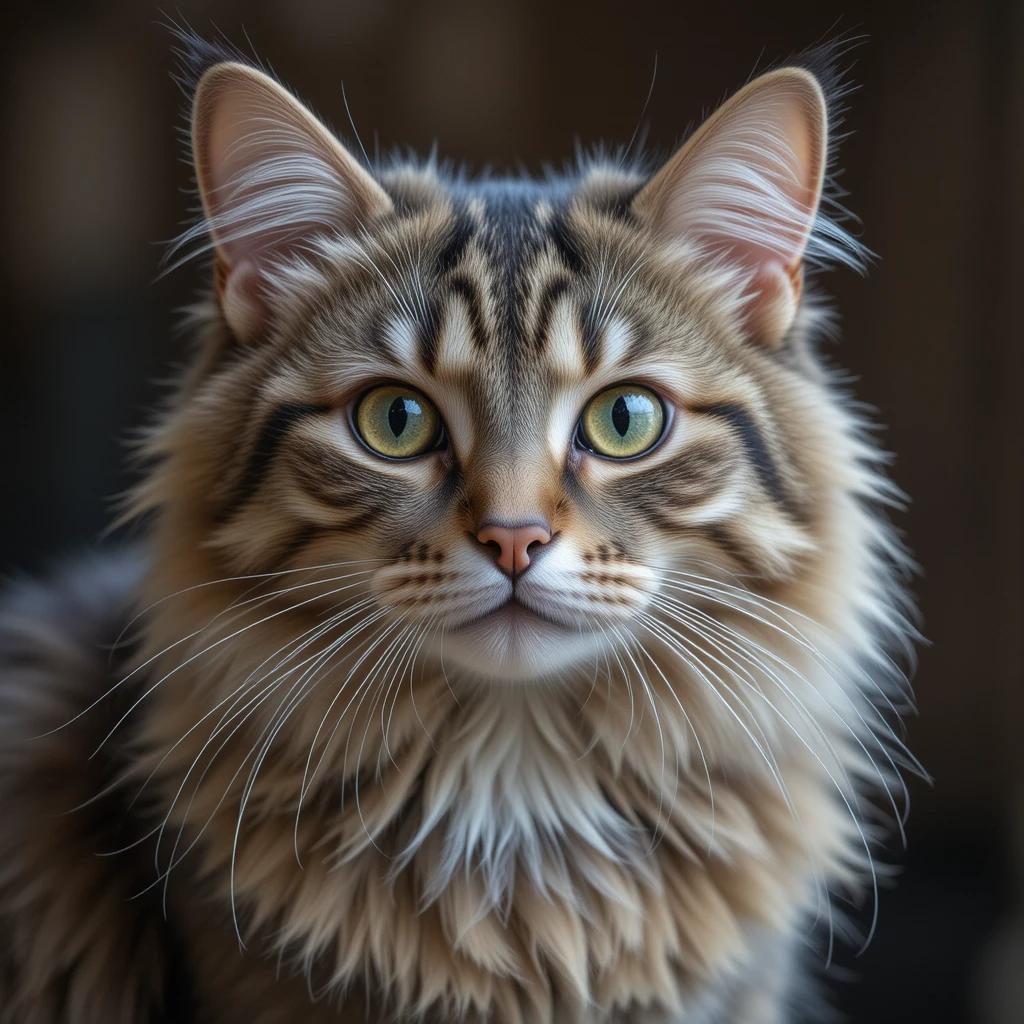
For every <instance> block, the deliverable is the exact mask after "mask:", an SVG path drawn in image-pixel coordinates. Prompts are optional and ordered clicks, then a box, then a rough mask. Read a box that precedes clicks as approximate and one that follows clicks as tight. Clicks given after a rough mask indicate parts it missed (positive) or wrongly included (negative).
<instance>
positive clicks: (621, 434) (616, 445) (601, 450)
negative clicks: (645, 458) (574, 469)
mask: <svg viewBox="0 0 1024 1024" xmlns="http://www.w3.org/2000/svg"><path fill="white" fill-rule="evenodd" d="M664 426H665V408H664V406H663V405H662V404H661V400H660V399H659V398H658V396H657V395H656V394H655V393H654V392H653V391H651V390H650V389H649V388H645V387H641V386H640V385H639V384H616V385H615V386H614V387H610V388H606V389H605V390H604V391H602V392H601V393H600V394H597V395H595V396H594V397H593V398H592V399H591V400H590V401H589V402H587V405H586V408H585V409H584V410H583V415H582V416H581V417H580V425H579V440H580V443H582V445H583V447H584V448H588V449H589V450H590V451H592V452H596V453H597V454H598V455H604V456H606V457H607V458H609V459H630V458H633V457H634V456H637V455H642V454H643V453H644V452H646V451H648V450H649V449H651V448H653V447H654V445H655V444H657V443H658V440H659V439H660V438H661V433H662V430H663V429H664Z"/></svg>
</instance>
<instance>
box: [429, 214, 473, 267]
mask: <svg viewBox="0 0 1024 1024" xmlns="http://www.w3.org/2000/svg"><path fill="white" fill-rule="evenodd" d="M453 218H454V219H453V220H452V225H451V227H450V228H449V230H448V236H447V238H446V239H445V242H444V246H443V248H442V249H441V251H440V252H439V253H438V255H437V265H436V266H437V272H438V274H447V273H449V272H450V271H452V270H454V269H455V268H456V267H457V266H458V265H459V262H460V261H461V260H462V257H463V256H464V255H465V252H466V248H467V246H468V245H469V242H470V240H471V239H472V237H473V234H474V233H475V231H476V225H475V224H474V223H473V218H472V217H470V215H469V213H468V212H467V211H466V208H465V207H464V206H459V207H457V208H456V212H455V213H454V215H453Z"/></svg>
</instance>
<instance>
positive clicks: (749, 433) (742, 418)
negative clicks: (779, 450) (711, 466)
mask: <svg viewBox="0 0 1024 1024" xmlns="http://www.w3.org/2000/svg"><path fill="white" fill-rule="evenodd" d="M694 412H699V413H704V414H705V415H707V416H719V417H721V418H722V419H724V420H726V421H727V422H728V423H729V425H730V426H731V427H732V429H733V430H735V431H736V433H737V434H739V436H740V440H741V441H742V442H743V447H744V449H745V450H746V453H747V457H748V458H749V459H750V461H751V462H752V463H753V466H754V472H756V473H757V477H758V479H759V480H760V481H761V486H762V487H763V488H764V489H765V490H766V491H767V492H768V494H769V495H770V496H771V498H772V500H773V501H775V502H776V503H777V504H778V505H781V506H782V507H783V508H784V509H786V511H788V512H790V513H792V512H793V505H792V502H791V500H790V498H789V495H788V494H787V493H786V488H785V486H784V485H783V483H782V477H781V476H780V475H779V471H778V468H777V467H776V465H775V460H774V459H773V458H772V455H771V452H770V451H769V450H768V445H767V443H766V442H765V439H764V435H763V434H762V433H761V431H760V429H759V428H758V426H757V424H756V423H755V422H754V419H753V417H752V416H751V415H750V413H748V412H747V410H746V409H744V408H742V406H739V405H731V404H725V403H723V404H719V405H705V406H699V407H697V408H695V409H694Z"/></svg>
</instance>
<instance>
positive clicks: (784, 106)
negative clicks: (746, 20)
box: [638, 69, 827, 343]
mask: <svg viewBox="0 0 1024 1024" xmlns="http://www.w3.org/2000/svg"><path fill="white" fill-rule="evenodd" d="M826 132H827V125H826V113H825V104H824V99H823V97H822V95H821V91H820V89H819V88H818V86H817V83H816V82H815V81H814V79H813V78H811V76H810V75H809V74H807V73H806V72H803V71H798V70H794V69H788V70H783V71H778V72H773V73H771V74H768V75H765V76H764V77H763V78H760V79H758V80H756V81H755V82H752V83H751V84H750V85H748V86H747V87H746V88H745V89H743V90H741V91H740V92H739V93H738V94H737V95H736V96H734V97H733V98H732V99H731V100H730V101H729V102H727V103H726V104H725V106H723V107H722V108H721V109H720V110H719V111H717V112H716V113H715V114H714V115H712V117H711V118H710V119H709V120H708V121H707V122H706V123H705V124H704V125H703V126H702V127H701V128H700V129H699V130H698V131H697V133H696V134H695V135H694V136H693V138H692V139H691V140H690V141H689V142H688V143H687V144H686V145H684V147H683V148H682V149H681V150H680V151H679V152H678V153H677V154H676V155H675V157H673V158H672V160H670V161H669V163H668V164H667V165H666V166H665V167H664V168H663V169H662V171H660V172H659V173H658V175H656V176H655V178H654V180H653V181H652V182H651V183H650V184H649V185H648V186H647V188H646V189H644V191H643V192H642V193H641V196H640V197H639V198H638V203H639V204H641V205H644V204H646V207H647V208H648V209H649V211H650V216H651V217H652V218H653V221H654V226H655V227H656V228H657V229H659V230H661V231H662V232H665V233H668V234H671V235H674V236H677V237H680V238H687V239H691V240H694V241H696V242H698V243H700V244H701V245H702V246H703V247H704V248H706V249H707V250H708V251H709V252H710V253H712V254H717V255H721V256H724V257H725V258H726V259H727V260H728V261H729V262H731V263H733V264H734V265H735V266H736V267H737V268H738V269H740V270H745V271H746V272H747V274H748V281H747V285H746V292H747V297H748V301H747V304H746V307H745V313H746V317H747V321H748V324H749V326H750V329H751V331H752V333H755V334H757V335H758V336H759V337H761V338H762V339H763V340H766V341H768V342H769V343H775V342H777V341H778V340H779V339H780V338H781V336H782V334H784V333H785V331H786V330H787V329H788V327H789V325H790V324H791V323H792V320H793V317H794V316H795V314H796V311H797V308H798V305H799V297H800V280H801V276H800V267H801V260H802V258H803V255H804V251H805V249H806V247H807V243H808V239H809V237H810V233H811V229H812V227H813V225H814V220H815V216H816V213H817V208H818V202H819V199H820V194H821V186H822V177H823V170H824V153H825V144H826Z"/></svg>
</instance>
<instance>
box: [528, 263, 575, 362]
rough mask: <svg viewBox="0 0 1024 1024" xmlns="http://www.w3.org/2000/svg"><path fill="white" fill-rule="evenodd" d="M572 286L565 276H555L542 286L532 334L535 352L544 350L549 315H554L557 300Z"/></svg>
mask: <svg viewBox="0 0 1024 1024" xmlns="http://www.w3.org/2000/svg"><path fill="white" fill-rule="evenodd" d="M571 287H572V283H571V282H570V280H569V278H567V277H556V278H554V279H553V280H551V281H548V283H547V284H546V285H545V286H544V290H543V291H542V292H541V295H540V301H539V302H538V304H537V325H536V328H535V330H534V334H533V347H534V349H536V351H537V353H538V354H540V353H542V352H543V351H544V349H545V347H546V346H547V343H548V331H549V330H550V328H551V317H552V316H553V315H554V312H555V306H556V305H557V304H558V300H559V299H560V298H562V296H563V295H565V294H566V293H567V292H568V291H569V289H570V288H571Z"/></svg>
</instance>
